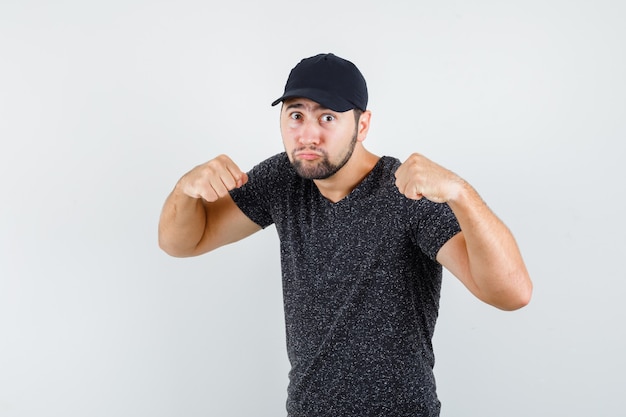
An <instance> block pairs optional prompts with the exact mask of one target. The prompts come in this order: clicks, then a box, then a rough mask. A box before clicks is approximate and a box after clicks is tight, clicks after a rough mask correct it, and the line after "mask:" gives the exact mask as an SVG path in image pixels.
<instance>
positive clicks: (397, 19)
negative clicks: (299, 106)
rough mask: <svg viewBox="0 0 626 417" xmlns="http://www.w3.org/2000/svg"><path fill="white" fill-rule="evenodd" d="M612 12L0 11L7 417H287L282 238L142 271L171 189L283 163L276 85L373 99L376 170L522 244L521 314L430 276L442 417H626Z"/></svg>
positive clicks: (620, 29) (74, 1)
mask: <svg viewBox="0 0 626 417" xmlns="http://www.w3.org/2000/svg"><path fill="white" fill-rule="evenodd" d="M625 21H626V6H625V5H624V3H623V2H621V1H617V0H616V1H606V0H599V1H593V2H592V1H588V2H585V1H581V0H578V1H565V0H562V1H558V0H546V1H514V2H503V1H454V2H451V1H441V2H426V1H395V2H394V1H391V0H390V1H379V0H376V1H343V2H341V1H334V0H333V1H328V0H320V1H316V2H287V1H282V0H268V1H248V2H246V1H241V0H239V1H228V2H225V1H224V2H213V1H200V0H196V1H194V0H182V1H176V2H174V1H148V0H145V1H140V0H130V1H127V0H124V1H121V0H114V1H78V0H59V1H43V0H42V1H33V0H31V1H29V0H20V1H18V0H0V139H1V148H0V192H1V194H2V203H1V205H0V415H1V416H7V417H17V416H20V417H23V416H28V417H35V416H37V417H40V416H65V417H66V416H90V417H97V416H151V417H153V416H189V417H191V416H225V417H226V416H237V417H238V416H284V415H285V411H284V402H285V397H286V385H287V371H288V363H287V359H286V352H285V341H284V328H283V327H284V321H283V317H282V295H281V284H280V271H279V259H278V245H277V238H276V236H275V231H274V229H273V228H269V229H268V230H265V231H263V232H260V233H258V234H256V235H254V236H253V237H251V238H249V239H247V240H245V241H243V242H240V243H238V244H235V245H231V246H229V247H225V248H221V249H219V250H218V251H216V252H213V253H211V254H208V255H205V256H202V257H198V258H193V259H174V258H170V257H168V256H167V255H166V254H164V253H163V252H161V251H160V250H159V249H158V247H157V233H156V231H157V223H158V217H159V213H160V209H161V206H162V204H163V201H164V199H165V197H166V196H167V194H168V193H169V191H170V190H171V189H172V187H173V186H174V184H175V182H176V180H177V179H178V178H179V177H180V176H181V175H182V174H183V173H184V172H186V171H187V170H189V169H190V168H192V167H193V166H194V165H196V164H199V163H202V162H204V161H206V160H208V159H210V158H212V157H214V156H215V155H217V154H219V153H227V154H229V155H230V156H231V157H232V158H233V159H234V160H235V161H236V162H237V163H238V164H239V165H240V166H241V167H242V168H243V169H246V170H247V169H249V168H251V167H252V166H253V165H254V164H255V163H256V162H258V161H260V160H262V159H264V158H265V157H268V156H270V155H272V154H274V153H276V152H279V151H281V150H282V144H281V140H280V135H279V130H278V108H272V107H270V103H271V101H272V100H274V99H275V98H276V97H278V96H279V95H280V94H281V93H282V89H283V86H284V83H285V80H286V77H287V75H288V73H289V70H290V69H291V68H292V67H293V66H294V65H295V64H296V63H297V62H298V61H299V60H300V59H301V58H304V57H307V56H311V55H314V54H317V53H320V52H334V53H336V54H337V55H340V56H343V57H345V58H348V59H350V60H352V61H353V62H355V63H356V64H357V66H359V68H360V69H361V71H362V72H363V74H364V75H365V77H366V79H367V80H368V83H369V89H370V109H371V110H372V112H373V120H372V122H373V126H372V129H371V131H370V135H369V138H368V139H367V141H366V142H365V143H366V146H368V147H369V149H370V150H372V151H374V152H376V153H378V154H381V155H382V154H386V155H393V156H396V157H399V158H401V159H404V158H406V157H407V156H408V155H409V154H410V153H411V152H414V151H419V152H421V153H424V154H426V155H427V156H428V157H430V158H431V159H434V160H435V161H437V162H439V163H441V164H443V165H445V166H447V167H449V168H451V169H452V170H454V171H456V172H457V173H459V174H461V175H462V176H464V177H465V178H466V179H467V180H468V181H470V182H471V183H472V184H473V185H474V186H475V187H476V188H477V189H478V190H479V192H480V193H481V194H482V196H483V197H484V198H485V200H486V201H487V202H488V203H489V205H490V206H491V207H492V208H493V210H494V211H495V212H496V213H497V214H498V215H499V216H500V217H501V218H502V219H503V220H504V221H505V222H506V223H507V224H508V225H509V226H510V227H511V229H512V230H513V232H514V234H515V236H516V237H517V239H518V242H519V244H520V247H521V249H522V252H523V255H524V257H525V259H526V261H527V265H528V268H529V270H530V272H531V275H532V278H533V280H534V283H535V293H534V298H533V300H532V303H531V304H530V305H529V306H528V307H526V308H525V309H523V310H520V311H517V312H513V313H505V312H501V311H498V310H496V309H494V308H491V307H488V306H486V305H483V304H481V303H480V302H479V301H477V300H475V299H474V298H473V297H472V296H471V295H470V294H469V293H468V292H467V291H466V290H465V289H464V288H463V287H462V286H461V285H460V284H459V283H458V282H457V281H456V280H455V279H454V278H453V277H451V276H449V275H446V276H445V277H444V288H443V298H442V305H441V312H440V320H439V324H438V328H437V332H436V336H435V341H434V342H435V349H436V353H437V363H436V369H435V370H436V376H437V381H438V386H439V395H440V399H441V401H442V403H443V409H442V416H444V417H452V416H455V417H456V416H480V417H501V416H507V417H515V416H520V417H521V416H531V415H532V416H568V417H577V416H603V417H607V416H623V415H624V414H623V413H624V409H625V408H626V400H625V397H624V395H623V394H624V388H625V386H626V384H625V377H624V375H625V372H626V363H625V359H624V356H625V355H624V353H625V352H626V338H625V330H624V319H625V318H626V307H624V295H625V293H626V284H625V283H624V281H625V278H626V276H625V275H626V274H625V273H624V268H623V266H622V263H623V258H624V256H625V255H626V244H625V243H624V242H625V241H624V232H625V231H626V227H625V221H624V213H625V212H626V203H625V201H624V184H623V183H624V178H625V171H626V170H625V169H624V167H623V165H622V163H623V161H624V157H625V156H626V155H625V151H624V139H625V137H626V47H625V44H626V42H625V41H626V25H625V24H624V22H625Z"/></svg>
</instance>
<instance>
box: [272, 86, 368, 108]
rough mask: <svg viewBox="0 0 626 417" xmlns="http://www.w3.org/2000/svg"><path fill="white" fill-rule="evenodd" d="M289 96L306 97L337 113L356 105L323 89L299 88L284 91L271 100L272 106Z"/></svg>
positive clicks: (289, 97)
mask: <svg viewBox="0 0 626 417" xmlns="http://www.w3.org/2000/svg"><path fill="white" fill-rule="evenodd" d="M291 98H308V99H309V100H313V101H314V102H316V103H318V104H320V105H322V106H323V107H325V108H327V109H330V110H333V111H336V112H339V113H343V112H345V111H348V110H352V109H354V108H356V107H357V106H355V105H354V104H352V103H350V102H349V101H347V100H344V99H342V98H341V97H337V96H335V95H331V94H328V93H327V92H325V91H322V90H316V89H313V88H299V89H294V90H289V91H285V94H283V95H282V96H281V97H280V98H278V99H276V100H274V101H273V102H272V106H275V105H277V104H278V103H280V102H281V101H285V100H288V99H291Z"/></svg>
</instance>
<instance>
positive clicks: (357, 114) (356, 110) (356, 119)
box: [353, 107, 364, 125]
mask: <svg viewBox="0 0 626 417" xmlns="http://www.w3.org/2000/svg"><path fill="white" fill-rule="evenodd" d="M353 110H354V122H355V123H356V124H357V125H358V124H359V119H360V118H361V115H362V114H363V113H364V112H363V110H361V109H359V108H357V107H355V108H354V109H353Z"/></svg>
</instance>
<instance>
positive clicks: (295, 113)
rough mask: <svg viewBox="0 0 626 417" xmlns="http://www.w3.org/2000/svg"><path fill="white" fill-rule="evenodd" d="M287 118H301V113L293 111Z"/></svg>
mask: <svg viewBox="0 0 626 417" xmlns="http://www.w3.org/2000/svg"><path fill="white" fill-rule="evenodd" d="M289 118H290V119H292V120H300V119H302V115H301V114H300V113H297V112H293V113H291V114H290V115H289Z"/></svg>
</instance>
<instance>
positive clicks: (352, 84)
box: [272, 54, 368, 112]
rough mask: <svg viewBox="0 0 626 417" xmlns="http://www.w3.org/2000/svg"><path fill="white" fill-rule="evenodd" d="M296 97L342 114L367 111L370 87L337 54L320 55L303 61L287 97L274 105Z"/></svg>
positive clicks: (293, 75) (289, 84)
mask: <svg viewBox="0 0 626 417" xmlns="http://www.w3.org/2000/svg"><path fill="white" fill-rule="evenodd" d="M296 97H303V98H308V99H310V100H313V101H315V102H317V103H319V104H321V105H322V106H324V107H326V108H329V109H331V110H334V111H338V112H344V111H348V110H352V109H355V108H358V109H361V110H366V109H367V99H368V94H367V84H366V82H365V78H364V77H363V75H362V74H361V71H359V69H358V68H357V67H356V66H355V65H354V64H353V63H352V62H350V61H348V60H346V59H343V58H340V57H338V56H336V55H334V54H319V55H315V56H312V57H310V58H305V59H303V60H302V61H300V62H299V63H298V65H296V66H295V67H294V68H293V69H292V70H291V72H290V73H289V78H288V79H287V84H286V85H285V92H284V94H283V95H282V96H281V97H280V98H278V99H277V100H275V101H274V102H273V103H272V106H275V105H276V104H278V103H280V102H281V101H284V100H286V99H289V98H296Z"/></svg>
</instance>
